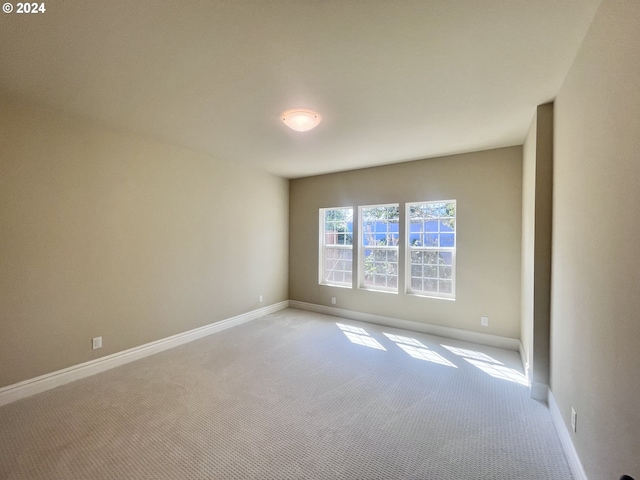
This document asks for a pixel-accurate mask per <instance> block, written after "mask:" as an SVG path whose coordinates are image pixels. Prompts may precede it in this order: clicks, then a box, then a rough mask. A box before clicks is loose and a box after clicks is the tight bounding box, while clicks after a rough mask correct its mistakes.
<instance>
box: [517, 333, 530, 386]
mask: <svg viewBox="0 0 640 480" xmlns="http://www.w3.org/2000/svg"><path fill="white" fill-rule="evenodd" d="M518 353H519V354H520V360H521V361H522V368H523V369H524V376H525V377H527V382H529V384H531V372H530V371H529V359H528V358H527V352H526V351H525V349H524V345H523V344H522V342H521V341H518Z"/></svg>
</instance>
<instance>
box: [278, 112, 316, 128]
mask: <svg viewBox="0 0 640 480" xmlns="http://www.w3.org/2000/svg"><path fill="white" fill-rule="evenodd" d="M321 120H322V118H321V117H320V115H318V114H317V113H316V112H312V111H311V110H289V111H286V112H284V113H283V114H282V121H283V122H284V124H285V125H286V126H287V127H289V128H290V129H292V130H295V131H296V132H306V131H307V130H311V129H312V128H315V127H317V126H318V124H319V123H320V121H321Z"/></svg>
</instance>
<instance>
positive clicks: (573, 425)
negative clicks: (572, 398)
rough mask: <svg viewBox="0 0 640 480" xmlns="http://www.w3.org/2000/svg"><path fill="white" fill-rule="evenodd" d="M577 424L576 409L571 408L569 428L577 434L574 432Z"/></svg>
mask: <svg viewBox="0 0 640 480" xmlns="http://www.w3.org/2000/svg"><path fill="white" fill-rule="evenodd" d="M577 422H578V414H577V413H576V409H575V408H573V407H571V428H572V429H573V431H574V432H577V430H576V424H577Z"/></svg>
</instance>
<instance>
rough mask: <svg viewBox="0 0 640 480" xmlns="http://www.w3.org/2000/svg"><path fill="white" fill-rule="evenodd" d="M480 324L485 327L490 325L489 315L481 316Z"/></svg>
mask: <svg viewBox="0 0 640 480" xmlns="http://www.w3.org/2000/svg"><path fill="white" fill-rule="evenodd" d="M480 325H482V326H483V327H488V326H489V317H480Z"/></svg>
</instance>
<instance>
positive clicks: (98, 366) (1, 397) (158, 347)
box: [0, 300, 289, 407]
mask: <svg viewBox="0 0 640 480" xmlns="http://www.w3.org/2000/svg"><path fill="white" fill-rule="evenodd" d="M288 307H289V301H288V300H285V301H284V302H279V303H274V304H273V305H269V306H267V307H263V308H259V309H257V310H252V311H250V312H247V313H243V314H240V315H236V316H235V317H231V318H227V319H225V320H221V321H219V322H215V323H211V324H209V325H205V326H203V327H198V328H194V329H193V330H188V331H186V332H182V333H178V334H177V335H173V336H171V337H166V338H162V339H160V340H156V341H154V342H150V343H146V344H144V345H140V346H138V347H133V348H130V349H128V350H123V351H122V352H117V353H114V354H112V355H107V356H106V357H101V358H97V359H95V360H90V361H88V362H85V363H80V364H78V365H73V366H71V367H68V368H65V369H62V370H58V371H55V372H51V373H47V374H45V375H41V376H39V377H35V378H31V379H29V380H25V381H23V382H19V383H14V384H13V385H8V386H6V387H3V388H0V407H1V406H2V405H6V404H8V403H11V402H15V401H16V400H20V399H22V398H26V397H30V396H31V395H35V394H36V393H41V392H44V391H46V390H50V389H52V388H55V387H59V386H60V385H65V384H67V383H70V382H73V381H74V380H79V379H81V378H85V377H88V376H91V375H95V374H96V373H100V372H104V371H106V370H110V369H112V368H115V367H118V366H120V365H124V364H125V363H129V362H133V361H135V360H139V359H141V358H144V357H148V356H149V355H153V354H155V353H159V352H162V351H164V350H168V349H170V348H174V347H177V346H178V345H182V344H184V343H188V342H192V341H194V340H198V339H200V338H203V337H206V336H208V335H211V334H213V333H217V332H220V331H222V330H226V329H227V328H231V327H235V326H236V325H240V324H242V323H246V322H249V321H251V320H255V319H257V318H260V317H264V316H265V315H268V314H270V313H275V312H278V311H280V310H284V309H285V308H288Z"/></svg>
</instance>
